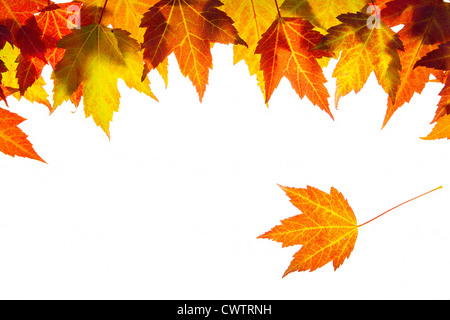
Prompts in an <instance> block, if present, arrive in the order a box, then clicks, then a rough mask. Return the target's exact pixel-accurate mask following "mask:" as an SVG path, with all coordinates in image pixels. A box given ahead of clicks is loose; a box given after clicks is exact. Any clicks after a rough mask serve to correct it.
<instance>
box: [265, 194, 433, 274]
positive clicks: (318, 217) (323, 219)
mask: <svg viewBox="0 0 450 320" xmlns="http://www.w3.org/2000/svg"><path fill="white" fill-rule="evenodd" d="M280 188H281V189H283V190H284V191H285V192H286V195H287V196H288V197H289V198H290V201H291V203H292V204H293V205H294V206H295V207H296V208H297V209H299V210H300V211H301V212H302V213H301V214H299V215H296V216H293V217H291V218H288V219H285V220H282V221H281V225H277V226H275V227H273V228H272V229H271V230H270V231H268V232H266V233H264V234H262V235H260V236H259V237H258V238H259V239H270V240H273V241H276V242H280V243H281V244H282V247H288V246H294V245H301V246H302V247H301V248H300V250H299V251H297V252H296V253H295V254H294V259H293V260H292V261H291V263H290V265H289V267H288V268H287V269H286V271H285V273H284V275H283V277H285V276H287V275H288V274H289V273H291V272H294V271H307V270H309V271H314V270H316V269H318V268H321V267H323V266H324V265H326V264H327V263H329V262H331V261H333V267H334V270H335V271H336V269H338V268H339V267H340V266H341V265H342V264H343V263H344V261H345V259H347V258H349V257H350V254H351V253H352V251H353V249H354V247H355V243H356V239H357V237H358V229H359V228H360V227H362V226H363V225H366V224H368V223H369V222H372V221H373V220H375V219H378V218H379V217H381V216H383V215H385V214H386V213H388V212H390V211H392V210H393V209H395V208H398V207H399V206H401V205H404V204H406V203H408V202H411V201H413V200H415V199H418V198H420V197H423V196H424V195H426V194H429V193H431V192H434V191H436V190H438V189H441V188H442V186H441V187H438V188H436V189H433V190H431V191H428V192H426V193H424V194H422V195H420V196H417V197H415V198H412V199H410V200H408V201H405V202H403V203H401V204H399V205H397V206H395V207H393V208H392V209H389V210H387V211H385V212H383V213H382V214H380V215H378V216H376V217H375V218H372V219H371V220H369V221H367V222H364V223H362V224H359V225H358V224H357V221H356V216H355V214H354V212H353V210H352V208H351V207H350V205H349V204H348V202H347V200H346V199H345V198H344V196H343V195H342V193H340V192H339V191H338V190H336V189H335V188H333V187H332V188H331V190H330V193H326V192H323V191H321V190H319V189H317V188H314V187H310V186H308V187H307V188H306V189H303V188H291V187H283V186H280Z"/></svg>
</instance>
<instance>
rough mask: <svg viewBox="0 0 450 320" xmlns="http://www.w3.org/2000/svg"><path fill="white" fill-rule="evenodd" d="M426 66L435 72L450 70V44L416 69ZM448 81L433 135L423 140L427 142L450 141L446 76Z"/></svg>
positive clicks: (449, 86)
mask: <svg viewBox="0 0 450 320" xmlns="http://www.w3.org/2000/svg"><path fill="white" fill-rule="evenodd" d="M418 66H424V67H427V68H433V69H435V70H442V71H448V70H450V42H446V43H444V44H441V45H439V48H438V49H436V50H433V51H431V52H429V53H428V54H427V55H426V56H424V57H423V58H422V59H420V60H419V61H418V62H417V63H416V67H418ZM445 77H446V79H447V80H446V81H445V85H444V88H443V89H442V91H441V92H440V93H439V95H440V96H441V100H440V101H439V104H438V109H437V111H436V115H435V117H434V119H433V122H432V123H434V122H436V125H435V126H434V128H433V130H432V131H431V133H430V134H429V135H428V136H427V137H425V138H423V139H425V140H435V139H445V138H446V139H450V116H449V114H450V77H448V72H447V73H446V74H445Z"/></svg>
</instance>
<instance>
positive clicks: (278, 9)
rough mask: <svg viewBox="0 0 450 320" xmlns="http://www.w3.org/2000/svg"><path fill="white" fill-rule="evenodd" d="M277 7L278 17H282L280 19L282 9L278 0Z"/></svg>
mask: <svg viewBox="0 0 450 320" xmlns="http://www.w3.org/2000/svg"><path fill="white" fill-rule="evenodd" d="M275 5H276V6H277V11H278V17H280V18H281V12H280V7H279V6H278V2H277V0H275Z"/></svg>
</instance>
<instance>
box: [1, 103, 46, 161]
mask: <svg viewBox="0 0 450 320" xmlns="http://www.w3.org/2000/svg"><path fill="white" fill-rule="evenodd" d="M24 120H25V119H24V118H22V117H21V116H19V115H17V114H15V113H12V112H9V111H8V110H5V109H1V108H0V151H1V152H3V153H4V154H7V155H9V156H12V157H14V156H19V157H25V158H30V159H35V160H39V161H42V162H44V163H45V161H44V160H43V159H42V158H41V157H40V156H39V155H38V154H37V153H36V151H34V149H33V146H32V144H31V143H30V141H28V139H27V135H26V134H25V133H23V131H22V130H21V129H19V128H18V127H17V126H18V125H19V124H21V123H22V122H23V121H24Z"/></svg>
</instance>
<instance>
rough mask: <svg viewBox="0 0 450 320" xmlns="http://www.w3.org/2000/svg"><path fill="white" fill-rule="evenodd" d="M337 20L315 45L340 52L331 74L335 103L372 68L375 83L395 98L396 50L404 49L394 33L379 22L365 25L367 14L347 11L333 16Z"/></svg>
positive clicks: (398, 67)
mask: <svg viewBox="0 0 450 320" xmlns="http://www.w3.org/2000/svg"><path fill="white" fill-rule="evenodd" d="M337 19H338V20H339V21H340V22H341V24H339V25H336V26H334V27H331V28H330V29H328V34H327V35H326V36H325V37H324V38H323V39H322V40H321V42H320V43H319V44H318V45H317V46H316V48H318V49H322V50H327V51H332V52H334V53H336V54H337V55H339V53H340V54H341V55H340V58H339V62H338V63H337V65H336V67H335V69H334V72H333V77H334V78H336V95H335V105H336V107H337V106H338V103H339V99H340V98H341V97H343V96H345V95H347V94H348V93H350V92H351V91H353V90H354V91H355V93H358V92H359V91H360V90H361V89H362V88H363V86H364V84H365V83H366V82H367V79H368V78H369V76H370V74H371V73H372V72H375V75H376V77H377V79H378V83H379V84H380V85H381V86H382V87H383V89H384V91H385V92H386V93H387V94H388V95H389V97H391V99H392V100H394V99H395V96H396V93H397V88H398V85H399V83H400V74H399V72H400V70H401V68H402V67H401V64H400V57H399V50H404V48H403V44H402V42H401V41H400V39H399V37H398V35H397V34H395V33H394V32H393V31H392V30H391V29H390V28H389V27H387V26H386V25H385V24H384V23H382V22H381V24H380V25H379V28H375V27H374V28H368V27H367V21H368V19H369V16H368V15H366V14H364V13H362V12H358V13H348V14H343V15H340V16H339V17H337Z"/></svg>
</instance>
